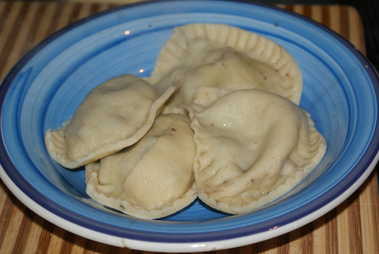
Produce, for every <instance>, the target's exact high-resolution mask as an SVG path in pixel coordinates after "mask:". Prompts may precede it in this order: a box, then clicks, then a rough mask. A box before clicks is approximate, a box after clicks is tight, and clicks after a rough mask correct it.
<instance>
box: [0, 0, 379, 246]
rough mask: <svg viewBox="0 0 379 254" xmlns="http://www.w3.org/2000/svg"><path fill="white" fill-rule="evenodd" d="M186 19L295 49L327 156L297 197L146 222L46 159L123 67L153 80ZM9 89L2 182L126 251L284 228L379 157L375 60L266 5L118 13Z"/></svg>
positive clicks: (45, 56) (20, 69) (44, 53)
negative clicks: (62, 129)
mask: <svg viewBox="0 0 379 254" xmlns="http://www.w3.org/2000/svg"><path fill="white" fill-rule="evenodd" d="M189 23H223V24H229V25H233V26H237V27H240V28H242V29H246V30H248V31H252V32H255V33H258V34H261V35H263V36H266V37H268V38H270V39H272V40H273V41H275V42H277V43H279V44H280V45H282V46H283V47H284V48H286V49H287V50H288V51H289V52H290V53H291V54H292V55H293V57H294V58H295V59H296V61H297V62H298V63H299V65H300V68H301V71H302V73H303V79H304V92H303V96H302V100H301V106H302V107H303V108H305V109H306V110H307V111H308V112H309V113H310V114H311V115H312V117H313V119H314V120H315V122H316V125H317V128H318V129H319V130H320V132H321V133H322V134H323V135H324V137H325V138H326V140H327V143H328V150H327V153H326V155H325V157H324V159H323V160H322V161H321V163H320V164H319V165H318V167H317V168H316V169H315V170H314V171H312V173H311V174H310V175H309V176H308V177H307V178H306V179H304V181H302V182H301V183H300V185H299V186H297V187H296V188H295V190H294V191H293V192H292V195H286V197H285V198H284V199H283V200H281V201H280V202H275V203H273V204H272V205H271V206H268V207H266V208H264V209H261V210H259V211H257V212H254V213H250V214H246V215H240V216H228V215H225V214H222V213H219V212H216V211H214V210H212V209H210V208H208V207H206V206H205V205H204V204H202V203H201V202H198V201H197V202H195V203H193V204H192V205H191V206H190V207H188V208H186V209H185V210H183V211H181V212H179V213H177V214H175V215H173V216H170V217H167V218H165V219H162V220H157V221H147V220H140V219H135V218H132V217H129V216H126V215H122V214H119V213H117V212H112V211H109V210H106V209H103V208H101V206H98V205H97V204H96V203H95V202H93V201H92V200H90V199H89V198H88V196H87V195H86V194H85V183H84V174H83V171H82V170H80V171H70V170H67V169H64V168H62V167H60V166H59V165H58V164H57V163H55V162H54V161H53V160H52V159H51V158H50V157H49V156H48V154H47V151H46V148H45V146H44V141H43V140H44V133H45V131H46V130H47V129H51V128H57V127H59V126H61V125H62V123H63V122H64V121H66V120H68V119H69V118H70V117H71V116H72V114H73V112H74V111H75V109H76V108H77V107H78V105H79V104H80V102H81V101H82V99H83V98H84V97H85V96H86V94H87V93H88V92H89V91H90V90H91V89H92V88H94V87H95V86H97V85H99V84H101V83H102V82H104V81H106V80H108V79H110V78H112V77H116V76H119V75H121V74H125V73H129V74H134V75H139V76H148V75H149V74H150V72H151V71H152V69H153V67H154V63H155V60H156V58H157V55H158V53H159V50H160V48H161V47H162V45H163V44H164V43H165V41H166V40H167V39H168V38H169V37H170V35H171V33H172V29H173V28H174V27H176V26H179V25H184V24H189ZM0 89H1V92H0V101H1V125H0V128H1V129H0V131H1V145H0V149H1V155H0V159H1V164H2V166H3V169H2V170H0V176H1V177H2V179H3V181H4V182H5V183H6V184H7V186H8V187H9V188H10V189H11V190H12V192H14V193H15V194H16V196H17V197H19V198H20V199H21V200H22V201H23V202H24V203H25V204H26V205H27V206H29V207H30V208H31V209H32V210H34V211H36V212H37V213H38V214H40V215H41V216H43V217H45V218H46V219H48V220H50V221H52V222H53V223H55V224H57V225H59V226H61V227H63V228H65V229H67V230H70V231H72V232H74V233H77V234H80V235H82V236H85V237H88V238H91V239H95V240H97V241H101V242H104V243H109V244H113V245H118V246H125V245H127V246H129V247H132V248H138V249H147V250H160V251H162V250H163V251H165V250H166V251H167V250H176V251H194V250H196V251H203V250H210V249H213V248H227V247H235V246H239V245H243V244H248V243H251V242H256V241H260V240H263V239H267V238H270V237H274V236H277V235H279V234H283V233H285V232H288V231H289V230H293V229H295V228H297V227H300V226H302V225H304V224H305V223H308V222H310V221H312V220H314V219H316V218H317V217H319V216H321V215H323V214H324V213H326V212H327V211H329V210H330V209H332V208H334V207H335V206H336V205H338V204H339V203H341V202H342V201H343V200H345V199H346V198H347V197H348V196H349V195H351V193H352V192H353V191H355V190H356V189H357V188H358V187H359V185H361V184H362V182H363V181H364V180H365V179H366V178H367V177H368V175H369V174H370V172H371V171H372V170H373V168H374V165H375V163H376V161H377V159H378V155H377V153H378V147H379V127H378V104H379V99H378V97H379V86H378V77H377V74H376V73H375V71H374V70H373V68H372V66H371V65H370V63H368V62H367V60H366V59H365V58H364V57H363V56H362V55H361V54H360V53H359V52H358V51H357V50H355V49H354V47H353V46H352V45H351V44H349V43H348V42H346V41H345V40H343V39H342V38H341V37H339V36H338V35H336V34H335V33H333V32H331V31H329V30H328V29H326V28H324V27H322V26H319V25H317V24H316V23H313V22H311V21H309V20H307V19H304V18H302V17H300V16H298V15H295V14H291V13H288V12H286V11H283V10H279V9H275V8H269V7H267V6H261V5H253V4H248V3H244V2H228V1H159V2H152V3H145V4H138V5H132V6H130V7H123V8H119V9H116V10H112V11H110V12H107V13H104V14H100V15H97V16H93V17H90V18H87V19H84V20H83V21H81V22H79V23H76V24H74V25H72V26H69V27H67V28H65V29H63V30H62V31H60V32H58V33H56V34H54V35H53V36H51V37H49V38H48V39H47V40H45V41H44V42H42V43H41V44H40V45H39V46H37V47H36V48H34V49H33V50H32V51H31V52H29V53H28V54H27V55H26V56H25V57H23V58H22V59H21V60H20V61H19V63H18V64H17V65H16V66H15V67H14V68H13V69H12V71H11V72H10V73H9V75H8V76H7V77H6V79H5V80H4V82H3V84H2V85H1V87H0ZM166 243H170V244H166ZM170 248H172V249H170ZM177 248H180V249H177Z"/></svg>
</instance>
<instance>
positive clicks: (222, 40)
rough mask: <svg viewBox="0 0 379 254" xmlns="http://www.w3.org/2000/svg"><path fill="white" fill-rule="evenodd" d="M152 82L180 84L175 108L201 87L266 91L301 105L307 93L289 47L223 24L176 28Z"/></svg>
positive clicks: (159, 58)
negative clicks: (302, 96) (286, 47)
mask: <svg viewBox="0 0 379 254" xmlns="http://www.w3.org/2000/svg"><path fill="white" fill-rule="evenodd" d="M150 80H151V81H152V82H153V83H156V84H157V86H159V87H167V86H170V85H176V86H179V87H180V90H179V93H178V96H176V97H175V99H174V103H171V104H170V105H171V106H182V105H183V104H187V105H188V104H189V103H190V101H191V97H192V93H193V91H194V90H196V88H197V87H200V86H214V87H220V88H225V87H228V89H232V90H239V89H244V88H250V89H262V90H265V91H269V92H273V93H275V94H278V95H281V96H283V97H286V98H288V99H290V100H292V101H293V102H294V103H296V104H298V103H299V101H300V97H301V92H302V77H301V73H300V70H299V67H298V65H297V63H296V62H295V61H294V59H293V58H292V57H291V56H290V55H289V54H288V53H287V51H286V50H285V49H284V48H282V47H281V46H279V45H278V44H276V43H274V42H273V41H271V40H269V39H267V38H265V37H263V36H260V35H258V34H255V33H251V32H248V31H245V30H242V29H239V28H236V27H231V26H227V25H220V24H190V25H185V26H182V27H178V28H176V29H175V30H174V32H173V35H172V36H171V38H170V39H169V40H168V41H167V43H166V44H165V45H164V47H163V49H162V50H161V53H160V55H159V57H158V60H157V63H156V66H155V69H154V72H153V74H152V76H151V77H150Z"/></svg>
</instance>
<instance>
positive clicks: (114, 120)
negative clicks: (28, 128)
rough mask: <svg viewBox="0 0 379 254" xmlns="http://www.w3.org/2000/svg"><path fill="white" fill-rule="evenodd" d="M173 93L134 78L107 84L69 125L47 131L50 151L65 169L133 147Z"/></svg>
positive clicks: (92, 95)
mask: <svg viewBox="0 0 379 254" xmlns="http://www.w3.org/2000/svg"><path fill="white" fill-rule="evenodd" d="M174 91H175V88H174V87H168V88H167V89H165V91H163V92H161V93H159V92H158V91H157V90H156V89H155V88H153V87H152V86H150V85H149V84H148V83H147V82H146V81H143V80H142V79H139V78H137V77H134V76H131V75H125V76H122V77H118V78H115V79H112V80H110V81H108V82H105V83H104V84H102V85H100V86H98V87H96V88H95V89H93V90H92V91H91V93H90V94H89V95H88V96H87V97H86V99H85V100H84V102H83V103H82V104H81V105H80V106H79V108H78V109H77V111H76V112H75V114H74V116H73V117H72V119H71V120H70V121H69V122H68V123H67V124H65V125H64V126H63V127H62V128H60V129H58V130H48V131H47V132H46V135H45V143H46V146H47V150H48V152H49V154H50V155H51V157H52V158H54V159H55V160H56V161H57V162H59V163H60V164H62V165H63V166H64V167H67V168H77V167H79V166H82V165H85V164H87V163H90V162H92V161H95V160H97V159H100V158H103V157H105V156H106V155H108V154H112V153H114V152H117V151H119V150H121V149H123V148H124V147H127V146H130V145H133V144H134V143H136V142H137V141H138V140H139V139H141V138H142V137H143V135H145V134H146V132H147V131H148V130H149V129H150V128H151V126H152V124H153V122H154V119H155V117H156V115H157V114H158V113H159V111H160V110H161V108H162V106H163V104H164V103H165V102H166V101H167V100H168V99H169V97H170V96H171V95H172V94H173V92H174Z"/></svg>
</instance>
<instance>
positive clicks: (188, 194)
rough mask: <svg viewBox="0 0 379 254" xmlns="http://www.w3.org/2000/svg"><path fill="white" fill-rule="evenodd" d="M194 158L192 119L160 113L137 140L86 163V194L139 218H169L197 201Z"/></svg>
mask: <svg viewBox="0 0 379 254" xmlns="http://www.w3.org/2000/svg"><path fill="white" fill-rule="evenodd" d="M194 156H195V144H194V141H193V131H192V129H191V128H190V123H189V121H188V119H187V118H185V117H184V116H182V115H177V114H167V115H161V116H159V117H158V118H157V119H156V122H155V123H154V125H153V127H152V128H151V130H150V131H149V132H148V133H147V134H146V136H144V137H143V138H142V139H141V140H140V141H139V142H138V143H137V144H135V145H134V146H132V147H130V148H126V149H125V150H123V151H121V152H119V153H116V154H113V155H110V156H108V157H106V158H103V159H102V160H100V161H99V162H96V163H91V164H89V165H87V166H86V179H87V180H86V181H87V193H88V195H89V196H90V197H92V198H93V199H94V200H96V201H98V202H99V203H101V204H103V205H106V206H108V207H111V208H114V209H117V210H119V211H121V212H124V213H126V214H129V215H132V216H135V217H139V218H146V219H155V218H161V217H165V216H168V215H170V214H173V213H175V212H177V211H179V210H181V209H183V208H184V207H186V206H187V205H189V204H190V203H191V202H192V201H194V200H195V199H196V191H195V188H194V176H193V160H194Z"/></svg>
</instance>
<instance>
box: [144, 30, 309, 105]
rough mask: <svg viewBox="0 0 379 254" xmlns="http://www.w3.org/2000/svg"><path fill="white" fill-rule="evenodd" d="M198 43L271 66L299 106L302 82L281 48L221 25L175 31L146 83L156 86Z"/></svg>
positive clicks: (299, 73)
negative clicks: (193, 44)
mask: <svg viewBox="0 0 379 254" xmlns="http://www.w3.org/2000/svg"><path fill="white" fill-rule="evenodd" d="M199 39H204V40H207V41H210V42H211V43H212V44H214V45H215V46H216V47H218V48H222V47H230V48H233V49H235V50H237V51H239V52H241V53H243V54H246V55H247V56H249V57H251V58H253V59H256V60H259V61H261V62H264V63H266V64H268V65H270V66H272V67H273V68H274V69H276V70H278V72H279V74H280V75H281V76H283V77H284V78H286V79H289V80H290V81H291V82H289V83H290V84H291V86H292V87H289V89H291V90H293V91H292V94H293V95H292V97H291V100H292V101H293V102H295V103H296V104H299V102H300V98H301V94H302V89H303V80H302V74H301V71H300V68H299V66H298V64H297V63H296V61H295V60H294V58H293V57H292V56H291V55H290V54H289V53H288V52H287V51H286V50H285V49H284V48H283V47H281V46H280V45H278V44H277V43H275V42H273V41H272V40H270V39H268V38H265V37H263V36H261V35H258V34H256V33H253V32H250V31H246V30H243V29H240V28H237V27H233V26H229V25H223V24H189V25H184V26H180V27H176V28H175V29H174V31H173V34H172V36H171V38H170V39H169V40H168V41H167V42H166V44H165V45H164V46H163V48H162V49H161V51H160V54H159V57H158V59H157V61H156V64H155V68H154V71H153V73H152V75H151V77H150V78H149V79H148V80H149V81H151V82H152V83H156V82H158V81H159V80H160V79H161V78H162V77H163V76H164V75H166V74H167V73H169V72H171V71H172V70H173V69H174V68H176V67H178V66H181V65H183V61H185V60H184V59H186V56H187V58H188V56H189V55H190V54H191V52H188V51H187V48H188V45H189V43H191V41H194V40H199ZM200 57H201V56H200ZM191 61H194V62H196V57H192V56H191ZM188 64H191V63H188ZM195 64H196V63H195Z"/></svg>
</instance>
